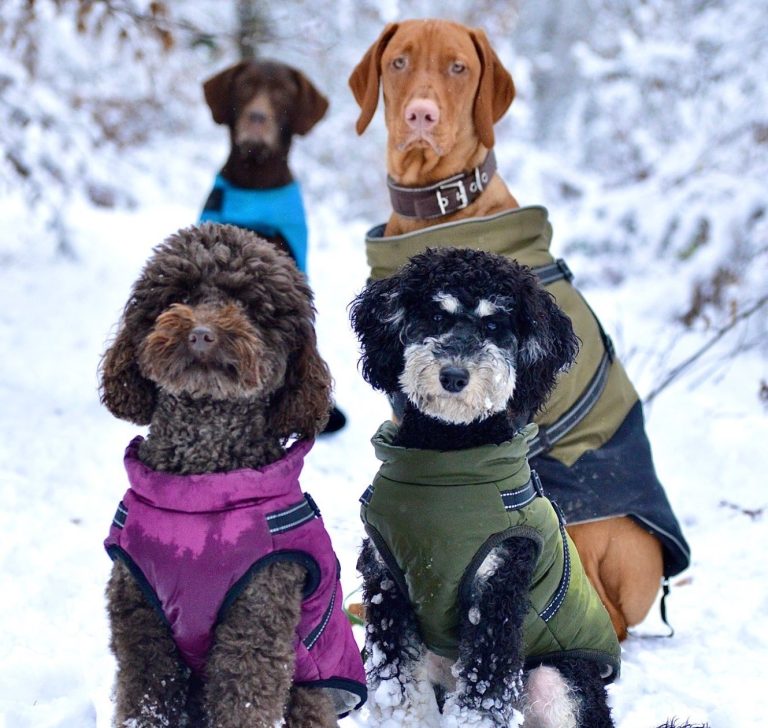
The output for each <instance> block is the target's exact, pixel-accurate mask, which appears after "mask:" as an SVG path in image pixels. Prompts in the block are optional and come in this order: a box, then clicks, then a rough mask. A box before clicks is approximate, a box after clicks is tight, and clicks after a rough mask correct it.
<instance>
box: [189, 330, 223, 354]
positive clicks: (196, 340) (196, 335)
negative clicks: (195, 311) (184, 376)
mask: <svg viewBox="0 0 768 728" xmlns="http://www.w3.org/2000/svg"><path fill="white" fill-rule="evenodd" d="M187 341H188V342H189V348H190V349H192V351H193V352H194V353H195V354H205V353H206V352H208V350H209V349H211V347H212V346H213V345H214V344H215V343H216V334H214V333H213V330H212V329H209V328H208V327H207V326H195V328H194V329H192V331H190V332H189V336H187Z"/></svg>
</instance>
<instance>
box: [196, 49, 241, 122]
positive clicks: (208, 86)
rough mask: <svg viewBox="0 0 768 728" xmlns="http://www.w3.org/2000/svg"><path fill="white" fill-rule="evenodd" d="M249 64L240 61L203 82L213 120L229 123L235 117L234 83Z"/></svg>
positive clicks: (206, 100)
mask: <svg viewBox="0 0 768 728" xmlns="http://www.w3.org/2000/svg"><path fill="white" fill-rule="evenodd" d="M247 65H248V61H240V63H236V64H235V65H234V66H231V67H230V68H227V69H225V70H223V71H221V72H220V73H217V74H216V75H215V76H212V77H211V78H209V79H208V80H207V81H206V82H205V83H203V94H204V96H205V102H206V103H207V104H208V107H209V108H210V110H211V114H212V115H213V120H214V121H215V122H216V123H217V124H228V123H229V122H230V121H232V119H233V114H234V108H233V107H232V83H233V81H234V80H235V77H236V76H237V75H238V74H239V73H240V71H242V70H243V68H245V67H246V66H247Z"/></svg>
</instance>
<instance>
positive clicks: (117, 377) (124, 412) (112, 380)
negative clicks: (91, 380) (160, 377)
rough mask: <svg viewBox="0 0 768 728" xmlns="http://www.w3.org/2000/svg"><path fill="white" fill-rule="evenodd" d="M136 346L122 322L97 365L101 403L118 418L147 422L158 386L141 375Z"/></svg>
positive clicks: (141, 422)
mask: <svg viewBox="0 0 768 728" xmlns="http://www.w3.org/2000/svg"><path fill="white" fill-rule="evenodd" d="M136 360H137V352H136V347H135V346H134V344H133V342H132V341H131V337H130V336H129V334H128V332H127V329H126V327H125V325H123V326H122V327H121V329H120V331H119V332H118V335H117V338H116V339H115V341H114V342H113V343H112V346H110V347H109V349H108V350H107V352H106V353H105V354H104V356H103V357H102V360H101V364H100V365H99V374H100V382H99V392H100V398H101V403H102V404H103V405H105V406H106V407H107V409H108V410H109V411H110V412H111V413H112V414H113V415H114V416H115V417H118V418H120V419H121V420H128V422H133V423H135V424H137V425H148V424H149V422H150V420H151V419H152V413H153V412H154V409H155V399H156V396H157V390H156V388H155V385H154V384H153V383H152V382H151V381H150V380H149V379H147V378H146V377H144V376H142V374H141V372H140V371H139V365H138V363H137V361H136Z"/></svg>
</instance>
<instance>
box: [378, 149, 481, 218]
mask: <svg viewBox="0 0 768 728" xmlns="http://www.w3.org/2000/svg"><path fill="white" fill-rule="evenodd" d="M495 172H496V155H495V154H494V153H493V150H492V149H491V150H490V151H489V152H488V154H487V155H486V157H485V160H484V161H483V163H482V164H481V165H479V166H478V167H475V168H474V169H471V170H470V171H469V172H460V173H459V174H455V175H453V177H448V178H447V179H444V180H440V181H439V182H435V183H434V184H431V185H429V186H428V187H403V186H401V185H398V184H397V183H396V182H395V181H394V180H393V179H392V178H391V177H387V187H389V198H390V200H391V201H392V208H393V209H394V211H395V212H396V213H397V214H398V215H402V216H403V217H410V218H417V219H419V220H430V219H432V218H436V217H443V216H445V215H450V214H452V213H454V212H456V211H457V210H463V209H464V208H465V207H466V206H467V205H469V204H471V203H472V202H474V201H475V200H476V199H477V198H478V197H480V195H481V194H482V193H483V190H484V189H485V188H486V185H487V184H488V183H489V182H490V181H491V178H492V177H493V175H494V173H495Z"/></svg>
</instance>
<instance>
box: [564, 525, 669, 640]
mask: <svg viewBox="0 0 768 728" xmlns="http://www.w3.org/2000/svg"><path fill="white" fill-rule="evenodd" d="M568 533H569V534H570V535H571V538H572V539H573V543H574V544H575V546H576V550H577V551H578V552H579V557H580V558H581V562H582V564H583V565H584V571H586V573H587V577H588V578H589V580H590V581H591V582H592V584H593V586H594V587H595V589H596V590H597V593H598V595H599V596H600V599H601V601H602V602H603V604H604V605H605V608H606V609H607V610H608V614H609V615H610V617H611V622H612V623H613V628H614V629H615V630H616V634H617V635H618V637H619V639H620V640H623V639H625V638H626V636H627V627H632V626H633V625H636V624H639V623H640V622H642V621H643V619H645V617H646V615H647V614H648V612H649V611H650V609H651V607H652V606H653V603H654V601H655V599H656V595H657V594H658V592H659V586H660V584H661V578H662V576H663V571H664V560H663V556H662V549H661V543H660V542H659V540H658V539H657V538H656V537H655V536H652V535H651V534H650V533H648V532H647V531H645V530H644V529H642V528H641V527H640V526H638V525H637V524H636V523H635V522H634V521H633V520H632V519H631V518H626V517H622V518H608V519H606V520H603V521H593V522H590V523H577V524H573V525H570V526H568Z"/></svg>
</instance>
